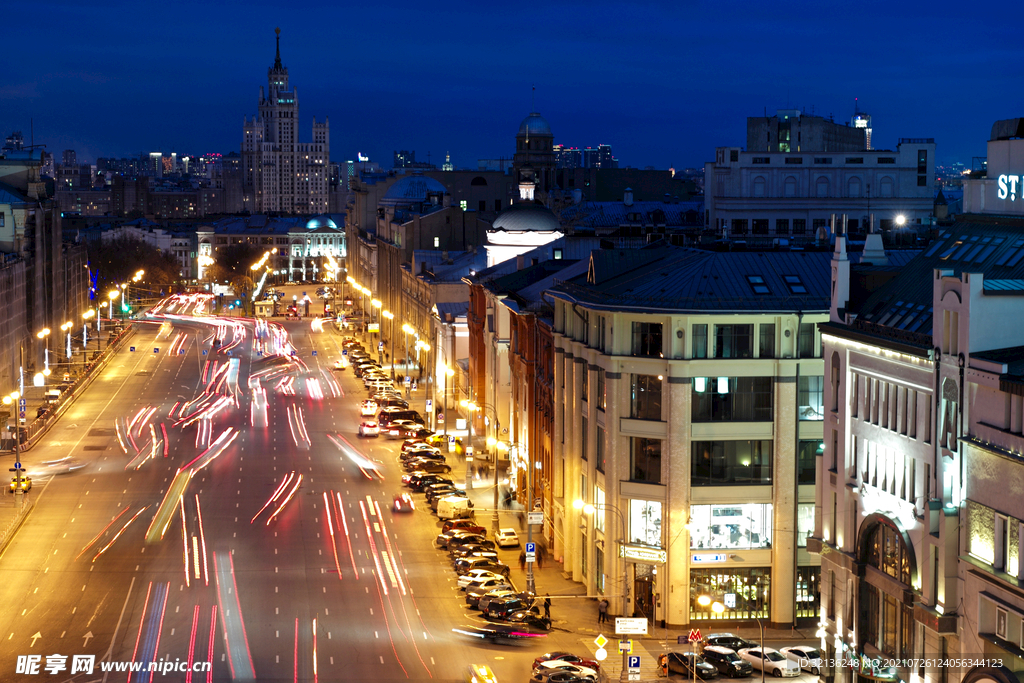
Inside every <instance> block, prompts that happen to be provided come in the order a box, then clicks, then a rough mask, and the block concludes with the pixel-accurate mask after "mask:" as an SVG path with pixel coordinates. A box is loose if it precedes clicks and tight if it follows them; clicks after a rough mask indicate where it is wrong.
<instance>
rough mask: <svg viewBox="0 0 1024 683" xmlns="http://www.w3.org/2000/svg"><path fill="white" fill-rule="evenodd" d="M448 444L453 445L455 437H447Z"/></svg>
mask: <svg viewBox="0 0 1024 683" xmlns="http://www.w3.org/2000/svg"><path fill="white" fill-rule="evenodd" d="M448 443H455V437H454V436H452V435H451V434H449V435H448Z"/></svg>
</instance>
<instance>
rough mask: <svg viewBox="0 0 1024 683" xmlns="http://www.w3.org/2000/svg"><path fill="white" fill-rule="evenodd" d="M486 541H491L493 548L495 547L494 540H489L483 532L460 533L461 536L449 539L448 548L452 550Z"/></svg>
mask: <svg viewBox="0 0 1024 683" xmlns="http://www.w3.org/2000/svg"><path fill="white" fill-rule="evenodd" d="M484 541H487V542H488V543H490V544H491V547H492V548H493V547H494V542H493V541H488V540H487V537H486V536H484V535H483V534H460V535H459V536H456V537H453V538H451V539H449V541H448V550H449V551H452V550H455V549H456V548H460V547H462V546H464V545H478V544H480V543H483V542H484Z"/></svg>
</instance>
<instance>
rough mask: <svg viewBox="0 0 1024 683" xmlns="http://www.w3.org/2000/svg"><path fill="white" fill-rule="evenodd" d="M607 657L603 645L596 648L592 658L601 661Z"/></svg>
mask: <svg viewBox="0 0 1024 683" xmlns="http://www.w3.org/2000/svg"><path fill="white" fill-rule="evenodd" d="M607 658H608V651H607V650H605V649H604V648H603V647H599V648H597V651H596V652H594V659H596V660H597V661H599V662H603V661H604V660H605V659H607Z"/></svg>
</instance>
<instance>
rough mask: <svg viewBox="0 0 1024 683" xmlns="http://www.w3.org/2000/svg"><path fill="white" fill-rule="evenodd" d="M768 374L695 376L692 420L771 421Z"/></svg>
mask: <svg viewBox="0 0 1024 683" xmlns="http://www.w3.org/2000/svg"><path fill="white" fill-rule="evenodd" d="M773 399H774V397H773V392H772V378H771V377H694V378H693V396H692V404H693V407H692V410H691V419H692V421H693V422H771V421H772V419H773V410H772V408H773V404H774V400H773Z"/></svg>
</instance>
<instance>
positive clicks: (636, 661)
mask: <svg viewBox="0 0 1024 683" xmlns="http://www.w3.org/2000/svg"><path fill="white" fill-rule="evenodd" d="M626 668H628V669H629V670H630V673H633V672H634V671H639V670H640V655H630V656H628V657H626Z"/></svg>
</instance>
